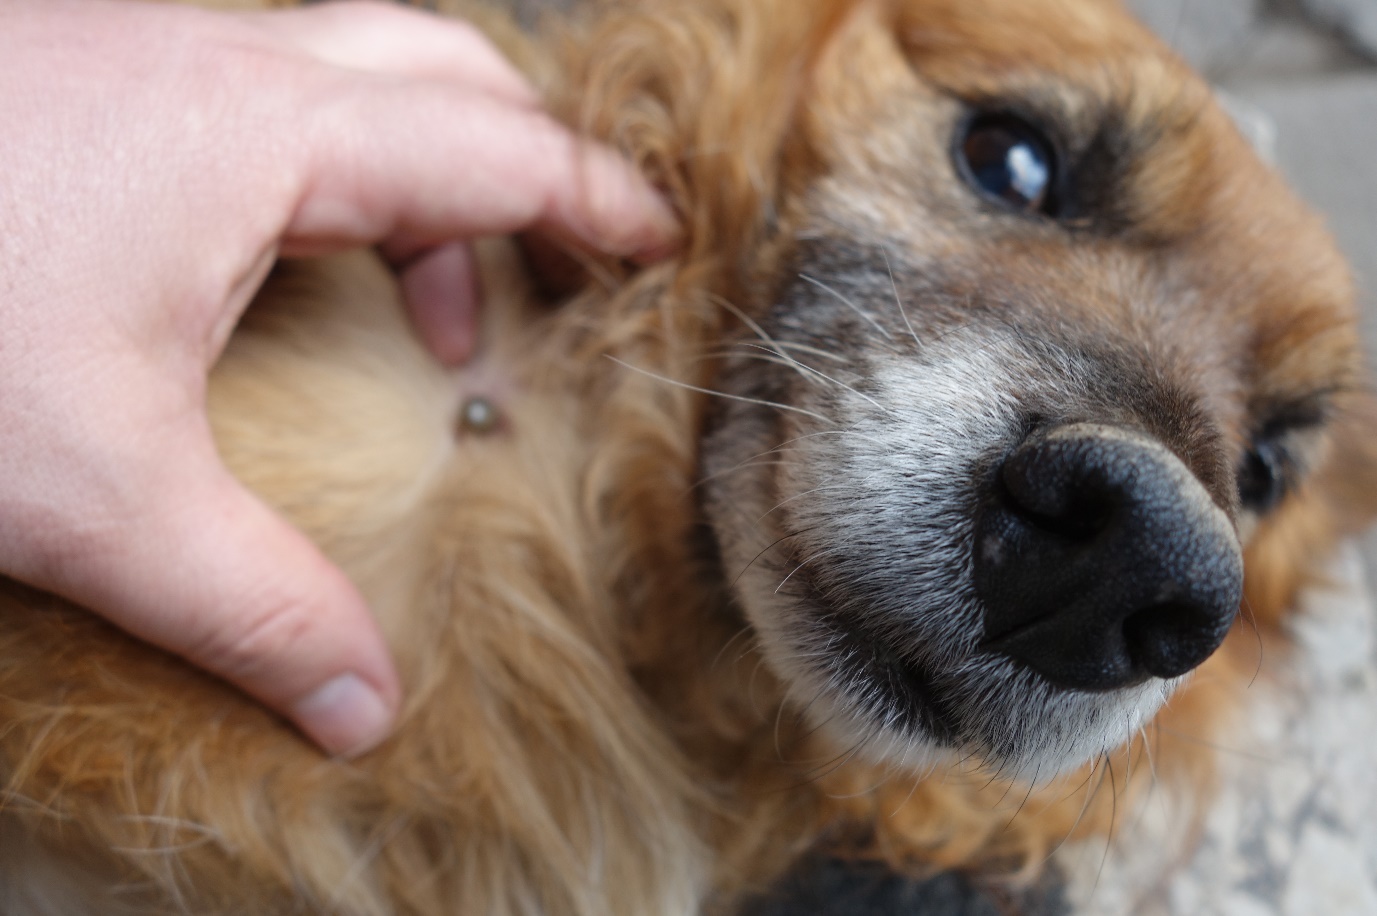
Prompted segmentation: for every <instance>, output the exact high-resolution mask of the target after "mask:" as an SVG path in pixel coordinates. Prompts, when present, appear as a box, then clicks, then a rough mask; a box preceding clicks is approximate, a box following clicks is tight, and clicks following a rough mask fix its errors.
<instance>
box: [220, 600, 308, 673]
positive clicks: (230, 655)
mask: <svg viewBox="0 0 1377 916" xmlns="http://www.w3.org/2000/svg"><path fill="white" fill-rule="evenodd" d="M315 624H316V619H315V614H314V613H313V612H312V609H311V607H310V605H309V604H308V603H306V602H304V601H301V600H300V599H299V598H296V597H295V596H288V595H285V594H279V595H266V596H259V597H258V598H257V599H251V600H249V601H247V602H245V606H243V607H242V608H241V610H240V611H239V613H238V614H237V615H236V616H235V617H233V618H232V625H231V626H228V627H226V628H222V629H221V630H219V631H217V632H215V633H212V634H211V635H210V636H208V637H207V638H206V639H205V640H204V642H203V643H202V645H201V646H200V648H199V650H198V651H196V652H195V653H194V655H195V656H196V657H197V658H198V659H199V660H200V661H201V662H202V663H203V664H205V665H206V666H207V667H208V668H211V669H212V670H214V671H217V672H219V673H220V674H221V675H223V676H224V677H227V678H229V679H230V680H233V681H237V682H238V681H256V680H259V679H261V678H264V677H270V676H272V675H273V674H274V673H276V672H278V671H280V670H282V669H283V668H284V667H285V666H288V665H289V664H290V663H291V662H292V661H293V659H294V658H295V657H296V656H297V655H298V654H300V652H301V651H302V650H303V649H304V648H305V647H307V646H308V645H310V643H311V638H312V634H313V632H314V630H315Z"/></svg>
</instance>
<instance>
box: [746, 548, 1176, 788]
mask: <svg viewBox="0 0 1377 916" xmlns="http://www.w3.org/2000/svg"><path fill="white" fill-rule="evenodd" d="M746 578H750V576H749V575H748V576H746V577H743V579H746ZM764 582H765V577H761V581H760V583H759V585H761V586H763V584H764ZM739 586H741V587H740V588H739V593H740V595H741V598H742V601H743V604H744V605H745V611H746V614H747V616H748V618H749V619H750V621H751V623H752V625H753V627H754V628H755V629H756V631H757V633H758V635H759V637H760V644H761V649H762V652H763V654H764V655H765V657H766V660H767V663H768V664H769V665H770V666H771V668H772V669H773V670H774V671H775V672H776V673H777V674H778V675H780V676H781V677H782V678H783V680H784V681H785V683H786V684H787V685H788V690H789V696H790V699H791V701H792V705H794V706H795V708H797V709H800V710H803V715H804V716H806V718H807V719H808V720H809V727H810V728H815V729H817V731H819V732H820V733H822V734H824V735H826V736H827V737H829V738H830V739H831V740H832V741H833V742H834V743H835V744H836V745H837V746H838V748H840V749H841V750H843V751H844V752H845V753H846V754H847V755H854V756H856V757H859V758H863V759H866V760H868V761H870V762H872V763H879V764H881V765H884V766H887V767H890V768H892V769H894V770H897V771H906V772H910V773H912V774H915V775H922V774H926V773H930V772H932V771H934V770H937V769H943V768H948V767H951V766H954V765H958V764H959V765H961V766H962V767H964V768H968V769H970V770H983V771H986V772H990V773H998V774H999V775H1000V776H1001V777H1004V778H1009V779H1015V780H1024V781H1029V782H1034V783H1037V782H1042V781H1045V780H1047V779H1051V778H1053V777H1055V776H1058V775H1060V774H1063V773H1065V772H1067V771H1069V770H1073V769H1075V768H1077V767H1079V766H1081V765H1083V764H1085V763H1087V762H1089V761H1093V760H1094V759H1096V758H1098V757H1100V756H1102V755H1104V754H1106V753H1108V752H1110V751H1112V750H1113V749H1115V748H1116V747H1118V746H1120V745H1122V744H1123V743H1124V742H1126V741H1129V740H1130V739H1132V738H1133V737H1134V736H1135V735H1137V734H1138V733H1139V731H1140V730H1141V729H1142V728H1143V726H1144V725H1145V724H1146V723H1147V722H1148V721H1149V720H1150V719H1151V718H1152V717H1153V715H1155V714H1156V712H1157V711H1158V710H1159V709H1160V708H1161V706H1162V704H1163V703H1165V702H1166V700H1167V699H1168V697H1170V695H1171V694H1172V693H1173V692H1174V691H1175V689H1176V688H1177V687H1178V686H1179V684H1180V682H1181V680H1182V679H1181V678H1177V679H1173V680H1160V679H1156V678H1153V679H1149V680H1147V681H1146V682H1144V683H1141V684H1136V685H1134V686H1131V687H1126V688H1122V689H1119V690H1114V691H1097V692H1086V691H1076V690H1068V689H1065V688H1061V687H1057V686H1054V685H1052V684H1050V683H1048V682H1047V681H1046V680H1044V679H1043V678H1042V677H1040V676H1039V675H1037V674H1036V673H1034V672H1033V671H1031V670H1029V669H1027V668H1025V667H1024V666H1022V665H1021V664H1020V663H1019V662H1016V661H1014V660H1012V659H1009V658H1006V657H1004V656H1000V655H996V654H993V653H990V652H986V651H983V650H981V649H980V648H979V647H978V646H971V647H970V648H969V649H968V650H966V651H960V650H957V651H953V650H952V647H950V646H948V647H946V648H945V649H944V651H943V652H942V653H941V657H937V656H935V655H934V654H933V653H932V652H931V651H925V649H924V646H925V644H926V645H930V644H931V640H929V639H926V638H925V635H924V634H922V633H921V632H902V633H901V630H900V627H899V626H896V625H886V624H884V623H880V622H877V621H876V620H875V619H873V618H870V619H867V618H865V617H858V616H857V615H855V614H852V613H848V612H847V611H846V610H845V609H844V608H841V607H839V604H844V603H845V602H844V600H843V601H842V602H835V601H829V600H827V599H826V598H825V597H824V592H823V590H822V589H821V588H820V587H819V586H818V585H817V582H816V580H815V578H814V577H813V576H812V575H811V574H810V575H805V574H804V572H803V571H802V570H800V571H799V572H797V573H795V574H794V575H793V576H792V577H791V578H790V580H789V583H788V585H787V586H786V587H785V588H783V589H768V588H764V587H759V588H753V587H752V586H751V584H750V583H747V582H744V581H743V582H741V583H739ZM913 600H921V599H920V598H918V597H917V596H913ZM971 600H972V601H973V600H974V599H971ZM944 603H946V602H944ZM969 613H971V614H976V613H978V609H976V608H972V609H971V610H970V611H969Z"/></svg>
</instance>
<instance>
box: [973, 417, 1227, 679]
mask: <svg viewBox="0 0 1377 916" xmlns="http://www.w3.org/2000/svg"><path fill="white" fill-rule="evenodd" d="M976 543H977V545H978V548H977V550H976V551H975V556H974V557H973V563H974V571H975V576H974V582H975V587H976V590H977V592H978V593H979V595H980V597H981V599H982V601H983V602H984V605H985V633H986V638H987V646H988V647H989V648H990V649H992V650H993V651H996V652H1001V653H1003V654H1006V655H1009V656H1012V657H1014V658H1017V659H1019V660H1020V661H1022V662H1024V663H1025V664H1027V665H1028V666H1029V667H1030V668H1032V669H1033V670H1034V671H1036V672H1038V673H1039V674H1041V675H1042V676H1043V677H1044V678H1045V679H1047V680H1048V681H1050V682H1052V683H1054V684H1057V685H1060V686H1063V687H1067V688H1071V689H1080V690H1108V689H1114V688H1118V687H1124V686H1128V685H1130V684H1133V683H1136V682H1138V681H1141V680H1143V679H1145V678H1147V677H1149V676H1152V677H1160V678H1171V677H1177V676H1179V675H1182V674H1184V673H1186V672H1187V671H1189V670H1190V669H1192V668H1194V667H1195V666H1196V665H1198V664H1200V662H1202V661H1204V660H1205V658H1207V657H1208V656H1209V655H1210V654H1211V653H1212V652H1213V651H1214V650H1215V649H1216V648H1217V647H1218V646H1219V643H1220V642H1221V641H1222V640H1223V638H1224V635H1225V633H1226V632H1227V631H1228V628H1229V625H1230V623H1231V622H1232V620H1233V617H1234V613H1235V611H1236V610H1237V608H1238V602H1239V600H1240V596H1241V593H1242V579H1243V573H1242V559H1241V557H1240V554H1239V549H1238V543H1237V540H1236V538H1235V537H1234V533H1233V526H1232V524H1231V522H1230V521H1229V519H1228V518H1227V516H1225V515H1224V513H1223V512H1222V511H1221V510H1220V509H1219V508H1218V507H1217V506H1215V504H1214V503H1213V501H1212V500H1211V499H1210V497H1209V494H1208V493H1206V492H1205V489H1204V487H1203V486H1202V485H1201V484H1200V483H1199V481H1197V480H1196V479H1195V477H1194V476H1193V475H1192V474H1191V473H1190V471H1189V470H1187V469H1186V467H1185V466H1184V465H1183V464H1181V462H1180V461H1179V460H1178V459H1176V457H1175V456H1173V455H1172V454H1171V453H1170V452H1169V451H1167V449H1166V448H1165V447H1163V446H1162V445H1160V444H1158V443H1156V442H1155V441H1153V440H1151V439H1149V438H1147V437H1146V436H1144V435H1142V434H1139V433H1135V432H1131V431H1129V430H1122V429H1115V428H1111V427H1102V426H1094V425H1090V424H1077V425H1073V426H1066V427H1061V428H1057V429H1053V430H1051V431H1044V432H1041V433H1038V434H1035V435H1033V436H1030V437H1029V439H1028V440H1027V441H1025V442H1024V443H1023V444H1022V445H1020V446H1019V448H1018V449H1017V450H1016V451H1015V453H1014V454H1013V455H1012V456H1010V457H1009V459H1008V460H1007V461H1006V462H1005V463H1004V466H1003V467H1002V469H1001V471H1000V474H999V480H998V482H997V483H996V484H995V488H994V491H993V492H992V494H991V496H990V498H989V500H988V503H987V506H986V508H985V509H984V510H983V512H982V514H981V517H980V518H979V519H978V520H977V523H976Z"/></svg>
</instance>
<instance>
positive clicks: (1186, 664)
mask: <svg viewBox="0 0 1377 916" xmlns="http://www.w3.org/2000/svg"><path fill="white" fill-rule="evenodd" d="M1227 629H1228V626H1227V621H1221V620H1218V619H1216V618H1215V616H1214V615H1212V614H1211V613H1210V612H1209V610H1208V609H1207V608H1201V607H1198V606H1196V605H1193V604H1186V603H1175V602H1170V603H1166V604H1160V605H1156V606H1153V607H1149V608H1146V609H1144V610H1141V611H1137V612H1135V613H1133V614H1130V615H1129V617H1128V619H1127V620H1125V621H1124V644H1125V647H1126V648H1127V650H1128V654H1129V657H1130V658H1131V659H1132V661H1133V663H1134V664H1135V665H1136V666H1137V667H1139V668H1141V669H1142V670H1144V671H1146V672H1147V673H1148V674H1150V675H1152V676H1153V677H1160V678H1172V677H1180V676H1181V675H1183V674H1185V673H1187V672H1188V671H1191V670H1192V669H1194V668H1195V667H1196V666H1197V665H1199V664H1200V663H1201V662H1202V661H1204V660H1205V659H1206V658H1208V657H1209V655H1210V653H1212V652H1213V651H1214V649H1215V647H1216V646H1218V645H1219V641H1220V640H1222V639H1223V638H1224V633H1225V632H1226V631H1227Z"/></svg>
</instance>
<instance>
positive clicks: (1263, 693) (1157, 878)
mask: <svg viewBox="0 0 1377 916" xmlns="http://www.w3.org/2000/svg"><path fill="white" fill-rule="evenodd" d="M1129 3H1130V5H1131V6H1133V7H1134V8H1135V9H1136V10H1137V11H1138V12H1139V14H1140V15H1141V16H1142V17H1143V18H1144V19H1145V20H1147V21H1148V23H1149V24H1150V25H1152V26H1153V27H1154V28H1156V29H1157V30H1158V31H1159V32H1160V33H1161V34H1162V35H1163V36H1164V37H1165V38H1166V39H1167V40H1168V41H1169V42H1171V44H1172V45H1173V47H1175V48H1176V49H1177V50H1178V51H1180V52H1181V53H1182V54H1184V55H1185V56H1186V57H1187V58H1188V59H1190V60H1191V62H1192V63H1194V64H1195V65H1196V66H1197V67H1198V68H1199V69H1201V70H1202V71H1203V72H1204V73H1205V74H1206V75H1207V76H1208V77H1209V78H1210V79H1211V80H1212V81H1213V82H1214V83H1215V84H1216V85H1218V86H1219V87H1220V89H1221V91H1222V92H1223V93H1224V94H1225V96H1226V97H1227V99H1228V100H1229V101H1230V103H1231V107H1232V108H1233V109H1234V110H1235V113H1236V115H1237V116H1238V117H1239V118H1240V120H1241V121H1242V122H1244V123H1245V124H1246V125H1247V130H1248V132H1249V133H1250V134H1251V135H1253V136H1254V137H1255V138H1256V141H1257V142H1258V143H1259V145H1260V146H1261V147H1262V148H1263V149H1264V151H1265V152H1266V153H1267V154H1268V155H1269V156H1271V157H1272V158H1273V159H1274V161H1275V162H1276V163H1277V165H1278V166H1279V167H1280V168H1281V169H1282V171H1283V172H1284V173H1285V174H1286V175H1287V176H1288V177H1289V178H1290V180H1291V182H1292V183H1293V184H1294V186H1295V187H1296V188H1297V189H1298V190H1299V191H1300V192H1301V194H1302V195H1303V196H1304V197H1306V198H1307V199H1308V200H1309V201H1310V202H1311V203H1312V204H1314V205H1315V206H1316V207H1317V208H1318V209H1320V210H1321V211H1322V212H1324V213H1325V214H1326V215H1327V217H1328V219H1329V222H1330V225H1331V227H1332V228H1333V230H1334V232H1335V233H1336V234H1337V236H1338V238H1339V241H1340V243H1341V244H1342V245H1343V247H1344V249H1345V251H1346V252H1347V253H1348V256H1349V258H1350V259H1351V260H1352V262H1353V265H1354V267H1355V269H1356V272H1357V275H1358V278H1359V282H1360V285H1361V287H1362V289H1363V291H1364V293H1363V295H1364V300H1365V313H1364V330H1365V332H1366V334H1367V340H1368V345H1369V351H1370V352H1373V353H1377V0H1129ZM1375 573H1377V538H1373V537H1369V538H1368V539H1366V541H1365V542H1364V543H1361V544H1357V545H1354V546H1353V548H1352V549H1351V550H1350V551H1348V552H1347V554H1346V555H1345V556H1343V557H1341V558H1340V559H1339V561H1338V563H1337V565H1336V568H1335V575H1334V582H1335V585H1334V587H1333V588H1331V589H1328V590H1327V591H1324V592H1316V593H1315V594H1313V595H1311V596H1310V599H1309V600H1308V602H1307V607H1306V612H1305V614H1304V615H1303V616H1302V617H1301V619H1300V622H1299V624H1298V626H1297V636H1298V642H1299V644H1300V646H1301V652H1300V653H1299V654H1298V657H1297V658H1296V659H1295V661H1294V663H1288V664H1284V665H1283V664H1278V665H1275V666H1270V667H1266V666H1265V667H1264V672H1263V674H1262V675H1261V676H1260V677H1259V679H1258V681H1257V682H1256V683H1255V684H1254V685H1253V687H1252V688H1250V691H1251V692H1252V693H1253V694H1255V698H1254V699H1255V701H1254V702H1251V703H1250V704H1249V705H1250V706H1251V707H1252V708H1253V709H1255V710H1256V712H1255V713H1254V714H1253V716H1252V718H1251V719H1250V720H1249V721H1248V723H1247V725H1246V726H1245V727H1244V728H1243V729H1241V731H1240V733H1239V734H1238V735H1234V736H1230V737H1227V738H1224V739H1222V741H1224V742H1225V743H1226V745H1225V746H1227V747H1228V748H1229V750H1230V752H1231V753H1229V754H1228V755H1227V757H1228V758H1229V760H1230V766H1231V767H1232V768H1233V770H1234V772H1233V774H1232V775H1231V778H1230V780H1229V781H1228V783H1227V786H1228V788H1227V789H1226V790H1225V791H1224V792H1223V793H1222V794H1221V797H1220V798H1219V799H1218V800H1217V804H1216V807H1215V809H1214V812H1213V814H1212V815H1211V817H1210V819H1209V821H1208V823H1207V824H1206V827H1205V830H1204V833H1203V835H1202V836H1201V837H1199V838H1198V839H1192V840H1189V841H1188V840H1185V839H1184V838H1180V837H1173V836H1172V835H1171V832H1170V831H1169V830H1166V829H1165V827H1164V825H1165V824H1167V823H1169V822H1170V821H1171V820H1172V819H1171V817H1170V812H1166V811H1156V812H1149V813H1148V814H1147V815H1146V816H1145V817H1144V818H1143V821H1142V822H1140V823H1138V824H1136V825H1134V826H1133V827H1132V828H1131V829H1130V830H1129V831H1128V833H1127V835H1126V836H1125V837H1124V839H1123V842H1121V843H1119V844H1117V846H1116V848H1114V849H1111V850H1110V852H1109V854H1108V855H1105V854H1104V849H1103V847H1102V846H1101V847H1098V848H1089V849H1077V850H1070V851H1068V852H1067V853H1066V854H1065V855H1063V856H1062V865H1063V867H1064V868H1065V869H1066V871H1067V873H1068V876H1069V879H1070V880H1069V888H1068V893H1067V896H1068V897H1069V898H1070V901H1071V902H1072V904H1073V910H1074V911H1075V912H1077V913H1083V914H1094V916H1114V914H1130V913H1132V914H1141V916H1164V914H1181V916H1186V914H1189V916H1312V914H1313V916H1374V914H1377V637H1375V636H1374V633H1375V632H1377V612H1375V611H1374V601H1373V594H1374V589H1373V584H1372V583H1373V582H1375V581H1377V575H1374V574H1375ZM1182 861H1184V862H1186V863H1187V864H1186V865H1185V866H1184V867H1183V868H1180V869H1179V870H1176V871H1174V872H1172V875H1173V876H1172V877H1171V878H1168V879H1165V880H1164V879H1162V877H1161V876H1162V874H1163V873H1164V870H1167V869H1166V866H1169V865H1170V864H1172V863H1173V862H1175V863H1179V862H1182Z"/></svg>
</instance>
